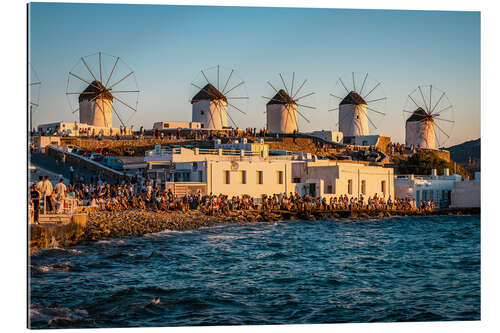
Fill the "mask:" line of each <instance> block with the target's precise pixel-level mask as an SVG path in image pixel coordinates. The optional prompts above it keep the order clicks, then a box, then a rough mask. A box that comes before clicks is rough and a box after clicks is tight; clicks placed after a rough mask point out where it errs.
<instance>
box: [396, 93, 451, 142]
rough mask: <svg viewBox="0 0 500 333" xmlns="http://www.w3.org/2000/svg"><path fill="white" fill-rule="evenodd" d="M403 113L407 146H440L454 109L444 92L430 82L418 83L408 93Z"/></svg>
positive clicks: (445, 136) (448, 133)
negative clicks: (420, 84)
mask: <svg viewBox="0 0 500 333" xmlns="http://www.w3.org/2000/svg"><path fill="white" fill-rule="evenodd" d="M408 115H410V116H409V117H408ZM403 116H404V118H405V119H406V121H405V125H406V139H405V145H406V146H407V147H409V146H411V145H414V146H415V147H417V148H424V149H437V148H439V147H443V145H444V143H445V142H446V140H448V139H449V138H450V134H451V132H452V130H453V126H454V124H455V120H454V116H455V114H454V109H453V105H452V104H451V102H450V100H449V99H448V96H446V93H445V92H444V91H442V90H440V89H438V88H436V87H434V86H432V85H428V86H418V87H417V88H415V89H414V90H413V91H412V92H411V93H410V94H409V95H408V98H407V99H406V104H405V107H404V109H403Z"/></svg>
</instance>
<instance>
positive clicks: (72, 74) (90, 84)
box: [69, 72, 100, 90]
mask: <svg viewBox="0 0 500 333" xmlns="http://www.w3.org/2000/svg"><path fill="white" fill-rule="evenodd" d="M69 75H71V76H74V77H76V78H77V79H79V80H81V81H83V82H85V83H87V84H88V85H89V86H92V87H94V88H96V89H98V90H100V88H99V87H97V86H95V85H93V84H92V83H90V82H89V81H87V80H84V79H82V78H81V77H79V76H78V75H76V74H74V73H71V72H69Z"/></svg>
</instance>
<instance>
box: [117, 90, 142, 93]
mask: <svg viewBox="0 0 500 333" xmlns="http://www.w3.org/2000/svg"><path fill="white" fill-rule="evenodd" d="M138 92H140V91H139V90H113V91H112V93H113V94H116V93H121V94H123V93H138Z"/></svg>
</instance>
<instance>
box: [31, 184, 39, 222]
mask: <svg viewBox="0 0 500 333" xmlns="http://www.w3.org/2000/svg"><path fill="white" fill-rule="evenodd" d="M30 198H31V205H32V207H33V222H34V223H36V224H40V222H38V211H39V210H40V192H38V191H37V189H36V185H32V186H31V190H30Z"/></svg>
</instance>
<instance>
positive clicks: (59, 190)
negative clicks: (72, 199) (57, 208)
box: [54, 178, 67, 196]
mask: <svg viewBox="0 0 500 333" xmlns="http://www.w3.org/2000/svg"><path fill="white" fill-rule="evenodd" d="M54 189H55V191H56V193H58V194H61V195H63V196H64V195H66V191H67V188H66V185H64V179H62V178H61V180H60V181H59V183H57V184H56V186H55V188H54Z"/></svg>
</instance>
